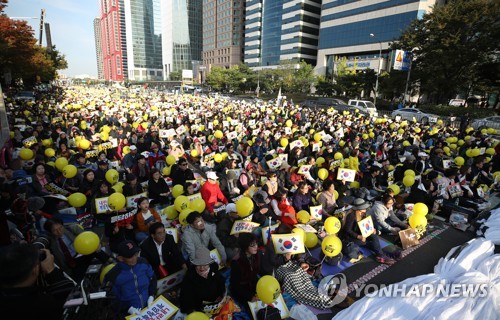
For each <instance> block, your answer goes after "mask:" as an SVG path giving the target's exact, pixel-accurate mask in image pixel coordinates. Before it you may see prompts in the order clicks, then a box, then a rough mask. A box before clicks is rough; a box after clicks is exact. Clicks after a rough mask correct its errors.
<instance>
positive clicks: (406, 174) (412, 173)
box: [405, 169, 415, 177]
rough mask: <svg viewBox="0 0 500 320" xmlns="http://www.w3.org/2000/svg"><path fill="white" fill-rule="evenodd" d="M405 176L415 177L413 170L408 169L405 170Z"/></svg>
mask: <svg viewBox="0 0 500 320" xmlns="http://www.w3.org/2000/svg"><path fill="white" fill-rule="evenodd" d="M405 176H412V177H415V171H413V170H411V169H408V170H406V171H405Z"/></svg>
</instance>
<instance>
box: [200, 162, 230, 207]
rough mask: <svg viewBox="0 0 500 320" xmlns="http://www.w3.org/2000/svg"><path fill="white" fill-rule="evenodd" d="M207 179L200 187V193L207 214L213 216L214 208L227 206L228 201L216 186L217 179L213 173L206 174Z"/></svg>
mask: <svg viewBox="0 0 500 320" xmlns="http://www.w3.org/2000/svg"><path fill="white" fill-rule="evenodd" d="M207 179H208V180H207V182H205V183H204V184H203V186H202V187H201V189H200V193H201V197H202V198H203V200H205V203H206V205H207V210H208V212H209V213H210V214H211V215H212V216H213V215H214V207H220V206H221V205H223V204H227V203H228V201H227V198H226V197H225V196H224V194H223V193H222V191H221V189H220V187H219V185H218V184H217V180H218V179H219V178H218V177H217V174H216V173H215V171H209V172H207Z"/></svg>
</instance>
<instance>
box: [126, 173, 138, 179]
mask: <svg viewBox="0 0 500 320" xmlns="http://www.w3.org/2000/svg"><path fill="white" fill-rule="evenodd" d="M135 179H137V177H136V176H135V174H133V173H129V174H127V181H133V180H135Z"/></svg>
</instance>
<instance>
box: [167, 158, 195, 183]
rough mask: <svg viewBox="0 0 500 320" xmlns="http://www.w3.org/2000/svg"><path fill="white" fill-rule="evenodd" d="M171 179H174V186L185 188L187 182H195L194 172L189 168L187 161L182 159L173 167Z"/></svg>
mask: <svg viewBox="0 0 500 320" xmlns="http://www.w3.org/2000/svg"><path fill="white" fill-rule="evenodd" d="M170 178H172V185H173V186H175V185H177V184H179V185H181V186H183V185H184V184H185V183H186V181H187V180H194V173H193V170H191V169H190V168H189V166H188V162H187V160H186V159H184V158H180V159H179V162H178V163H177V165H176V166H173V167H172V172H171V173H170Z"/></svg>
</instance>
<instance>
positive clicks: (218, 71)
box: [205, 66, 226, 91]
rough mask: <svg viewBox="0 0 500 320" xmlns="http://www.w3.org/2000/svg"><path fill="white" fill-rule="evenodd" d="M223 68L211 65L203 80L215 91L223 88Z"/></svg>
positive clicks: (224, 78)
mask: <svg viewBox="0 0 500 320" xmlns="http://www.w3.org/2000/svg"><path fill="white" fill-rule="evenodd" d="M224 71H225V69H224V68H222V67H219V66H213V67H212V68H211V69H210V73H209V74H207V77H206V79H205V82H206V83H207V84H208V85H209V86H211V87H212V89H213V90H215V91H221V90H222V88H225V83H226V74H225V72H224Z"/></svg>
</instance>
